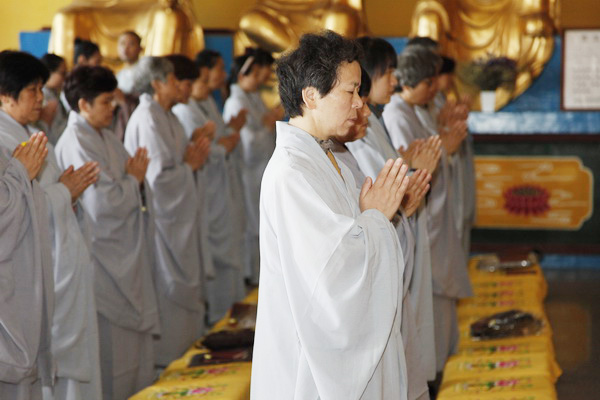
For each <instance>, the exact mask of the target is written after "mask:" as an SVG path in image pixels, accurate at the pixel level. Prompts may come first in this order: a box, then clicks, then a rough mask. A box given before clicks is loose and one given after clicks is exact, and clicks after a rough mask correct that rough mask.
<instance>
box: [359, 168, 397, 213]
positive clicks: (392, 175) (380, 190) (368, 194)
mask: <svg viewBox="0 0 600 400" xmlns="http://www.w3.org/2000/svg"><path fill="white" fill-rule="evenodd" d="M407 171H408V166H407V165H406V164H404V163H403V161H402V159H401V158H397V159H396V160H395V161H394V160H391V159H390V160H388V161H387V162H386V163H385V165H384V167H383V168H382V169H381V171H380V172H379V175H377V179H376V180H375V183H373V182H372V181H371V178H367V179H365V182H364V184H363V186H362V189H361V191H360V197H359V205H360V211H361V212H362V211H365V210H369V209H373V208H374V209H376V210H379V211H381V212H382V213H383V215H385V216H386V218H388V219H389V220H391V219H392V218H393V217H394V215H396V212H397V211H398V208H399V207H400V204H401V202H402V199H403V197H404V194H405V193H406V190H407V188H408V184H409V179H408V177H407V176H406V172H407Z"/></svg>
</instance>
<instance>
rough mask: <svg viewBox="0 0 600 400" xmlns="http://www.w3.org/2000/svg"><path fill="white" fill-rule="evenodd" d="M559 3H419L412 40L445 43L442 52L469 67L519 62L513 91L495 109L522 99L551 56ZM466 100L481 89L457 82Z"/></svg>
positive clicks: (501, 94) (500, 96)
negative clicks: (481, 61)
mask: <svg viewBox="0 0 600 400" xmlns="http://www.w3.org/2000/svg"><path fill="white" fill-rule="evenodd" d="M558 17H559V0H419V1H418V2H417V5H416V7H415V11H414V14H413V19H412V29H411V33H410V36H411V37H412V36H426V37H430V38H432V39H435V40H437V41H438V42H439V43H440V48H441V52H442V53H443V54H445V55H447V56H450V57H453V58H454V59H456V60H457V61H458V62H459V63H465V62H469V61H472V60H474V59H477V58H484V57H486V56H487V55H490V54H491V55H494V56H503V57H509V58H511V59H513V60H515V61H516V62H517V69H518V71H519V72H518V74H517V79H516V83H515V87H514V88H499V89H498V90H497V91H496V109H498V108H500V107H502V106H504V105H505V104H506V103H508V102H509V101H510V100H511V99H513V98H515V97H517V96H518V95H520V94H521V93H523V92H524V91H525V90H526V89H527V88H528V87H529V86H530V85H531V83H532V81H533V79H534V78H536V77H537V76H538V75H539V74H540V73H541V72H542V70H543V68H544V65H545V64H546V62H547V61H548V60H549V59H550V57H551V56H552V51H553V49H554V33H555V30H556V28H558ZM456 84H457V85H456V86H457V88H458V91H459V92H460V93H461V94H469V95H471V96H472V97H473V98H476V97H478V94H479V93H478V89H476V88H473V87H469V85H467V84H466V83H465V82H461V81H460V80H459V79H458V78H457V79H456Z"/></svg>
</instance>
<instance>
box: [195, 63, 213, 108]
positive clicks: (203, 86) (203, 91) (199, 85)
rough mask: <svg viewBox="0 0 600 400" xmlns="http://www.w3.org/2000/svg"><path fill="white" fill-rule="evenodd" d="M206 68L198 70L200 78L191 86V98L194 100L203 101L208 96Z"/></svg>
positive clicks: (207, 73) (207, 72)
mask: <svg viewBox="0 0 600 400" xmlns="http://www.w3.org/2000/svg"><path fill="white" fill-rule="evenodd" d="M208 75H209V69H208V67H204V68H200V76H199V77H198V79H196V80H195V81H194V83H193V84H192V97H193V98H194V99H196V100H204V99H206V98H207V97H208V95H209V94H210V87H209V86H208Z"/></svg>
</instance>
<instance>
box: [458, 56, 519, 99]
mask: <svg viewBox="0 0 600 400" xmlns="http://www.w3.org/2000/svg"><path fill="white" fill-rule="evenodd" d="M517 72H518V71H517V62H516V61H515V60H513V59H511V58H508V57H495V56H493V55H491V54H490V55H488V56H487V57H485V58H478V59H476V60H474V61H472V62H470V63H467V64H464V65H462V67H461V68H460V72H459V76H460V78H461V79H462V80H463V81H464V82H466V83H468V84H470V85H473V86H477V87H478V88H479V89H480V90H496V89H497V88H499V87H500V86H505V87H514V85H515V80H516V78H517Z"/></svg>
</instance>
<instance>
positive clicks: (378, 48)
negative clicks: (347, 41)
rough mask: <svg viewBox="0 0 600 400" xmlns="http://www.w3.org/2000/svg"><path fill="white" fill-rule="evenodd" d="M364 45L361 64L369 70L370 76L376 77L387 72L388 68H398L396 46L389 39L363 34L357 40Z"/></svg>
mask: <svg viewBox="0 0 600 400" xmlns="http://www.w3.org/2000/svg"><path fill="white" fill-rule="evenodd" d="M356 41H357V42H358V44H360V46H361V47H362V51H363V57H362V59H361V62H360V65H361V67H363V68H364V69H366V70H367V73H368V74H369V77H370V78H371V79H375V78H378V77H380V76H381V75H383V74H385V71H387V70H388V68H396V65H397V58H396V57H397V55H396V50H394V46H392V45H391V44H390V42H388V41H387V40H384V39H381V38H372V37H368V36H363V37H361V38H358V39H357V40H356Z"/></svg>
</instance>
